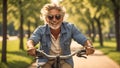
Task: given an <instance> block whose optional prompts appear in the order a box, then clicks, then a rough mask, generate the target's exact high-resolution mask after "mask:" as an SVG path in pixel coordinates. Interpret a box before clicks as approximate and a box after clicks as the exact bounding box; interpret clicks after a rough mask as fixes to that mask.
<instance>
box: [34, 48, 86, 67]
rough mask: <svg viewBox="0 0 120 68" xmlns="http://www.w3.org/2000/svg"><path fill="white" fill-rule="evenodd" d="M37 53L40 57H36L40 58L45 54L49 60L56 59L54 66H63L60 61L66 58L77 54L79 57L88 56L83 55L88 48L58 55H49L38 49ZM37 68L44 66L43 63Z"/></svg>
mask: <svg viewBox="0 0 120 68" xmlns="http://www.w3.org/2000/svg"><path fill="white" fill-rule="evenodd" d="M36 53H37V56H38V57H36V59H39V56H44V57H47V59H49V60H55V63H54V65H53V66H52V68H61V67H60V66H61V65H60V61H61V60H65V59H69V58H71V57H72V56H74V55H75V54H77V56H78V57H83V58H87V57H86V56H83V55H85V53H86V50H78V51H75V52H73V53H72V54H70V55H57V56H55V55H48V54H46V53H45V52H43V51H42V50H36ZM37 68H42V65H40V66H38V67H37Z"/></svg>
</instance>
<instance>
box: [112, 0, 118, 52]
mask: <svg viewBox="0 0 120 68" xmlns="http://www.w3.org/2000/svg"><path fill="white" fill-rule="evenodd" d="M111 1H112V3H113V6H114V9H113V12H114V13H113V14H114V19H115V32H116V43H117V47H116V50H117V51H120V1H119V0H111Z"/></svg>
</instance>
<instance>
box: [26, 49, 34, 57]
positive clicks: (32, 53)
mask: <svg viewBox="0 0 120 68" xmlns="http://www.w3.org/2000/svg"><path fill="white" fill-rule="evenodd" d="M27 53H28V55H31V56H36V49H35V48H31V49H28V50H27Z"/></svg>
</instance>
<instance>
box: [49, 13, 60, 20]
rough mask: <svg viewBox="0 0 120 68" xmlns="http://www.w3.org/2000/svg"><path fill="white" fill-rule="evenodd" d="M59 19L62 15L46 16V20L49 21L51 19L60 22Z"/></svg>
mask: <svg viewBox="0 0 120 68" xmlns="http://www.w3.org/2000/svg"><path fill="white" fill-rule="evenodd" d="M61 17H62V15H60V14H57V15H48V16H47V18H48V19H49V20H53V18H55V19H57V20H60V19H61Z"/></svg>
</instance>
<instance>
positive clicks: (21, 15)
mask: <svg viewBox="0 0 120 68" xmlns="http://www.w3.org/2000/svg"><path fill="white" fill-rule="evenodd" d="M19 6H20V36H19V38H20V49H22V50H24V46H23V37H24V35H23V22H24V18H23V17H24V16H23V9H22V7H23V6H22V0H19Z"/></svg>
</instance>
